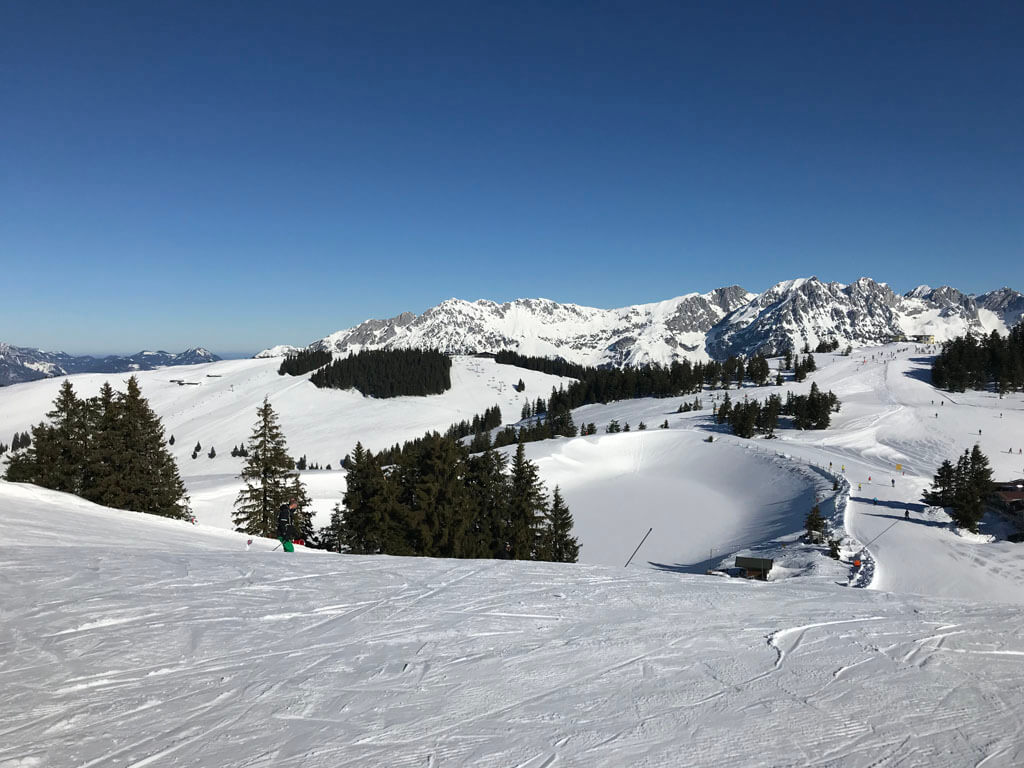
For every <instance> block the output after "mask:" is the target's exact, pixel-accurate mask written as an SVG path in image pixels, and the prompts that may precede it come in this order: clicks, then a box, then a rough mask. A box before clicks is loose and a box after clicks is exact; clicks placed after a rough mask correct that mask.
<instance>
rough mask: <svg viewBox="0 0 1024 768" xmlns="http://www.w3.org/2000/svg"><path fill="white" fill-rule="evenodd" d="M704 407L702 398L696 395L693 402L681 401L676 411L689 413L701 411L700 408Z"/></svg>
mask: <svg viewBox="0 0 1024 768" xmlns="http://www.w3.org/2000/svg"><path fill="white" fill-rule="evenodd" d="M703 408H704V405H703V403H701V401H700V398H699V397H695V398H693V402H692V403H686V402H683V403H680V404H679V407H678V408H677V409H676V413H689V412H690V411H699V410H701V409H703Z"/></svg>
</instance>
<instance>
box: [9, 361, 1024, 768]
mask: <svg viewBox="0 0 1024 768" xmlns="http://www.w3.org/2000/svg"><path fill="white" fill-rule="evenodd" d="M816 360H817V362H818V366H819V370H818V371H817V372H816V373H814V374H812V375H811V377H810V378H809V379H808V381H806V382H803V383H801V384H792V383H787V385H786V386H785V387H783V391H785V390H786V389H791V390H793V391H795V392H805V391H806V390H807V389H809V387H810V383H811V381H817V382H818V385H819V387H821V388H822V389H823V390H827V389H832V390H833V391H834V392H835V393H836V394H837V395H838V396H839V398H840V400H841V401H842V404H843V405H842V410H841V412H840V413H839V414H837V415H835V417H834V419H833V425H832V427H831V428H830V429H828V430H826V431H823V432H795V431H792V430H780V431H779V439H777V440H742V439H738V438H735V437H732V436H731V435H728V434H727V433H725V432H724V431H722V430H721V429H720V428H719V427H717V426H715V425H714V424H713V423H712V420H711V413H710V407H711V405H712V402H713V401H712V400H711V394H712V393H709V392H704V393H701V394H700V398H701V400H702V401H703V404H704V406H705V408H704V410H702V411H701V412H697V413H686V414H676V413H675V410H676V407H677V406H678V404H679V402H682V401H683V400H684V399H685V400H687V401H692V400H693V396H688V397H687V398H679V399H666V400H635V401H625V402H620V403H612V404H608V405H593V406H585V407H583V408H580V409H578V410H577V411H575V412H574V418H575V420H576V423H577V424H580V423H584V422H594V423H596V424H597V425H598V427H599V434H598V435H595V436H591V437H582V438H574V439H558V440H551V441H544V442H539V443H531V444H528V445H527V449H528V454H529V455H530V457H531V458H532V459H534V460H535V461H537V463H538V465H539V467H540V469H541V474H542V477H543V478H544V480H545V481H546V482H547V484H548V486H549V487H553V486H554V485H555V484H558V485H559V486H560V487H561V488H562V490H563V492H564V494H565V497H566V499H567V501H568V503H569V505H570V507H571V508H572V511H573V514H574V516H575V519H576V533H577V535H578V536H579V538H580V542H581V545H582V556H581V561H582V562H581V564H578V565H556V564H545V563H523V562H505V561H456V560H430V559H422V558H394V557H357V556H338V555H333V554H329V553H321V552H314V551H309V550H303V549H302V548H299V551H298V552H297V553H296V554H295V555H284V554H283V553H282V552H280V551H272V550H273V547H274V545H275V544H276V542H274V541H267V540H262V539H256V540H254V541H253V543H252V545H251V546H250V545H248V544H247V539H248V537H246V536H244V535H242V534H238V533H234V532H232V531H230V530H228V528H230V507H231V501H232V500H233V498H234V494H235V493H236V492H237V489H238V487H239V486H238V481H237V479H236V478H235V477H234V476H235V475H237V472H238V469H239V468H240V466H241V460H240V459H232V458H231V457H230V456H228V453H229V451H230V448H231V445H232V444H235V443H240V442H242V441H243V440H244V439H245V438H246V437H247V436H248V433H249V430H250V429H251V426H252V423H253V421H254V418H255V409H256V406H257V405H258V404H259V402H261V401H262V399H263V397H264V396H265V395H266V396H269V397H270V400H271V402H272V403H273V404H274V406H275V408H276V409H277V410H278V412H279V413H280V415H281V421H282V426H283V428H284V431H285V434H286V435H287V437H288V441H289V445H290V448H291V450H292V453H293V454H294V455H296V456H298V455H301V454H306V455H307V456H308V457H309V459H310V460H311V461H318V462H320V463H321V464H326V463H331V464H333V465H334V466H335V467H336V466H337V460H338V459H339V458H340V456H342V455H344V453H347V452H348V450H350V449H351V446H352V445H354V443H355V440H357V439H359V440H362V441H363V443H364V444H365V445H367V446H369V447H371V448H373V449H378V448H382V447H384V446H386V445H390V444H392V443H393V442H395V441H396V440H402V439H408V438H411V437H415V436H417V435H419V434H421V433H422V432H423V431H424V430H425V429H428V428H429V429H433V428H438V429H443V428H444V427H446V426H447V425H448V424H450V423H452V422H453V421H459V420H461V419H464V418H471V417H472V415H473V414H474V413H480V412H482V411H483V410H484V409H485V408H487V407H489V406H491V405H494V404H495V403H497V404H499V405H500V406H501V408H502V412H503V414H504V416H505V421H506V422H513V421H516V420H517V419H518V416H519V410H520V408H521V405H522V403H523V402H524V399H525V398H529V399H534V398H536V397H538V396H540V397H546V396H547V394H548V393H549V392H550V389H551V386H552V384H553V383H554V384H555V385H556V386H557V383H558V381H559V380H558V379H555V378H554V377H549V376H544V375H542V374H537V373H534V372H530V371H523V370H522V369H518V368H509V367H506V366H497V365H496V364H494V363H493V361H490V360H486V359H474V358H458V359H456V361H455V364H454V367H453V379H454V385H453V388H452V390H450V391H449V392H448V393H446V394H444V395H440V396H437V397H434V398H398V399H396V400H392V401H375V400H372V399H368V398H363V397H361V396H360V395H358V394H357V393H346V392H330V391H320V390H315V389H314V388H313V387H312V386H311V385H309V384H308V382H306V381H305V380H304V379H302V378H300V379H292V378H290V377H279V376H277V374H276V367H277V363H276V361H273V360H271V361H267V360H254V361H227V362H221V363H215V364H210V365H203V366H195V367H192V368H185V369H172V370H169V371H168V370H163V371H152V372H145V373H141V374H139V379H140V383H141V386H142V390H143V393H144V395H145V396H146V397H147V398H148V399H149V400H150V403H151V404H152V405H153V406H154V408H155V409H156V411H157V412H158V413H159V414H160V415H161V417H162V418H163V421H164V424H165V426H166V427H167V431H168V433H169V434H175V436H176V443H175V452H176V456H177V458H178V462H179V466H181V468H182V474H183V476H184V477H185V479H186V483H187V485H188V487H189V490H190V493H191V494H192V500H193V507H194V509H195V510H196V514H197V518H198V521H199V524H198V525H190V524H187V523H179V522H173V521H166V520H161V519H158V518H153V517H151V516H146V515H139V514H136V513H132V512H126V511H118V510H108V509H104V508H100V507H96V506H95V505H92V504H89V503H87V502H84V501H81V500H79V499H75V498H74V497H70V496H66V495H63V494H59V493H55V492H51V491H46V490H43V489H39V488H35V487H32V486H26V485H16V484H10V483H2V482H0V579H2V587H3V588H2V590H0V617H2V621H0V649H2V651H3V652H2V653H0V689H2V690H3V691H4V693H5V695H4V696H3V697H2V698H0V768H8V767H9V766H18V768H22V767H23V766H51V765H52V766H101V765H102V766H107V765H110V766H144V765H154V766H160V765H166V766H185V765H204V766H206V765H218V766H260V765H267V766H275V767H276V766H303V768H305V767H307V766H313V767H314V768H319V767H320V766H347V765H351V766H356V765H360V766H361V765H395V766H404V765H409V766H444V765H501V766H505V765H508V766H524V767H525V766H555V765H586V766H623V765H651V766H654V765H658V766H674V765H713V766H722V765H744V766H746V765H771V766H789V765H792V766H798V765H814V766H828V765H835V766H865V767H866V766H874V765H900V766H935V765H949V766H960V765H981V764H984V765H985V766H1014V765H1020V764H1022V763H1024V738H1022V737H1021V735H1020V734H1021V731H1022V726H1024V706H1022V705H1024V621H1022V614H1021V604H1022V603H1024V590H1022V588H1021V583H1022V577H1024V567H1022V557H1021V553H1022V550H1021V547H1022V546H1024V545H1016V544H1011V543H1007V542H1005V541H1000V540H994V539H998V533H999V526H998V525H997V524H996V521H994V520H991V521H989V520H987V521H986V525H985V526H984V527H983V535H981V536H971V535H964V534H962V533H960V532H958V531H956V530H954V529H952V528H951V527H950V525H949V523H948V518H947V517H946V516H945V514H944V513H943V512H942V511H941V510H936V509H928V508H925V507H923V506H922V504H921V503H920V494H921V490H922V489H923V488H924V487H926V486H927V485H928V483H929V482H930V479H931V475H932V473H933V472H934V470H935V468H936V467H937V465H938V464H939V463H940V462H941V461H942V460H943V459H946V458H950V459H955V458H956V456H957V455H958V454H959V453H960V452H962V451H963V450H964V449H965V448H969V447H971V446H973V445H974V444H975V443H976V442H977V443H980V445H981V447H982V450H983V451H985V453H986V454H987V455H988V456H989V458H990V460H991V461H992V464H993V468H994V470H995V475H996V477H997V478H998V479H1001V480H1007V479H1012V478H1018V477H1021V476H1024V458H1022V457H1021V456H1020V455H1019V454H1018V453H1017V450H1018V449H1019V448H1022V447H1024V399H1022V397H1021V395H1020V394H1013V395H1010V396H1007V398H1005V399H1002V400H1000V399H999V398H998V397H997V396H996V395H994V394H991V393H966V394H956V395H953V396H950V395H948V394H946V393H942V392H939V391H936V390H935V389H933V388H932V387H931V386H930V384H929V383H928V376H927V369H928V364H929V360H928V358H927V357H926V356H925V355H924V354H923V353H921V352H920V351H917V350H915V349H906V350H904V349H903V347H902V346H898V345H894V346H889V347H881V348H873V349H867V350H856V351H855V352H854V354H853V355H851V356H849V357H843V356H838V355H837V356H833V355H830V354H829V355H816ZM208 374H212V377H208V376H207V375H208ZM183 375H184V376H185V378H187V379H189V380H193V381H197V382H200V383H199V384H198V385H196V386H179V385H177V384H172V383H170V382H169V379H172V378H181V377H182V376H183ZM108 378H109V379H112V382H111V383H112V384H115V386H116V385H117V384H119V382H118V381H116V378H117V377H106V376H94V375H84V376H75V377H73V379H72V381H73V383H74V385H75V388H76V391H78V393H79V394H80V395H84V396H87V395H91V394H94V392H95V391H96V390H97V389H98V387H99V385H100V384H101V383H102V382H103V381H104V380H106V379H108ZM519 378H522V379H523V380H524V382H525V383H526V385H527V387H526V391H525V392H524V393H522V394H519V393H516V392H515V391H514V390H512V388H511V385H512V384H513V383H515V382H516V381H517V380H518V379H519ZM59 383H60V382H59V380H56V381H54V380H48V381H42V382H32V383H30V384H24V385H16V386H13V387H7V388H3V389H0V435H2V436H5V440H6V436H7V435H9V434H11V433H13V432H14V431H15V430H23V429H26V428H28V426H29V425H30V424H32V423H34V422H38V421H39V420H40V419H41V417H42V415H43V414H44V413H45V411H47V410H48V409H49V407H50V403H51V402H52V399H53V396H54V395H55V394H56V390H57V387H58V386H59ZM777 391H779V390H778V389H777V388H775V387H766V388H763V389H754V388H744V389H743V390H742V391H740V392H738V391H737V390H735V389H733V390H731V391H730V393H729V394H730V397H731V398H732V399H733V400H734V401H735V400H736V398H737V397H742V396H743V395H744V394H746V395H747V396H749V397H757V398H763V397H764V396H765V395H766V394H768V393H770V392H777ZM713 394H715V395H716V397H718V398H720V397H721V394H722V393H721V392H715V393H713ZM941 403H944V404H941ZM935 414H938V416H936V415H935ZM613 418H615V419H618V420H619V422H620V423H623V424H624V423H626V422H629V423H630V425H631V427H632V431H630V432H629V433H621V434H604V433H603V429H604V426H605V425H606V424H607V423H608V422H609V421H610V420H611V419H613ZM666 419H667V420H668V422H669V429H667V430H662V429H659V428H658V426H659V425H660V424H661V423H662V422H663V421H664V420H666ZM641 420H643V421H645V422H646V424H647V426H648V429H647V430H646V431H643V432H640V431H636V430H637V426H638V424H639V422H640V421H641ZM979 430H981V433H980V434H979ZM708 435H713V436H714V438H715V439H714V441H713V442H710V443H709V442H706V438H707V437H708ZM197 440H198V441H201V442H202V443H203V445H204V451H205V450H207V449H208V447H209V445H210V444H211V441H215V442H213V444H214V445H215V446H216V449H217V454H218V455H217V457H216V458H215V459H207V458H206V457H205V455H203V454H200V457H199V458H197V459H195V460H193V459H191V458H190V456H191V452H192V448H193V447H194V444H195V442H196V441H197ZM222 441H223V446H222V445H221V443H222ZM1011 450H1012V451H1013V452H1012V453H1011V452H1010V451H1011ZM222 457H223V460H222ZM830 462H831V467H830V466H829V465H830ZM897 465H899V466H900V468H899V469H897ZM869 477H870V478H871V479H870V480H868V478H869ZM303 480H304V481H306V482H307V483H308V484H309V486H310V490H311V492H312V495H313V496H314V499H315V504H316V508H317V510H318V512H319V513H320V514H321V515H323V514H324V513H326V512H327V511H328V510H329V509H330V507H331V506H332V505H333V504H334V503H335V502H336V501H337V500H338V499H339V498H340V494H341V493H342V492H343V490H344V472H342V471H338V470H337V469H335V470H332V471H330V472H328V471H320V472H316V471H313V472H306V473H304V474H303ZM893 480H895V485H893V482H892V481H893ZM834 484H835V485H837V486H838V490H836V491H833V485H834ZM875 499H877V503H875ZM815 500H820V503H821V506H822V510H823V513H824V514H825V515H826V517H828V518H829V519H830V521H831V522H832V523H833V524H834V525H836V526H837V529H838V532H839V533H840V535H841V536H842V537H843V547H842V549H843V560H842V561H840V562H837V561H834V560H831V559H830V558H828V557H827V556H826V553H825V552H824V549H823V548H821V547H812V546H810V545H807V544H805V543H803V542H801V541H800V538H799V533H800V529H801V527H802V523H803V518H804V516H805V515H806V513H807V510H808V509H809V506H810V505H811V504H813V503H814V501H815ZM908 508H909V509H910V512H911V519H910V520H909V521H908V520H905V519H904V511H905V510H906V509H908ZM648 528H653V529H654V532H653V533H652V535H651V536H650V537H649V538H648V540H647V541H646V542H645V544H644V546H643V547H642V548H641V550H640V552H639V553H638V554H637V556H636V558H635V559H634V560H633V563H632V564H631V565H630V567H629V568H623V567H622V564H623V562H624V561H625V559H626V558H627V557H628V556H629V553H630V552H631V551H632V550H633V548H634V547H635V546H636V544H637V543H638V542H639V540H640V537H641V536H642V535H643V533H644V532H645V531H646V530H647V529H648ZM990 533H994V534H997V536H995V537H993V536H991V535H988V534H990ZM865 545H866V546H865ZM737 552H739V553H747V554H754V555H758V556H767V557H774V558H775V560H776V568H775V569H774V570H773V572H772V581H770V582H768V583H759V582H747V581H743V580H738V579H728V578H722V577H716V576H708V575H704V574H705V571H706V570H708V568H709V567H718V566H725V565H731V563H732V557H733V556H734V555H735V554H736V553H737ZM855 558H856V559H859V560H860V561H861V562H862V566H861V567H860V568H855V567H854V566H853V565H852V561H853V560H854V559H855ZM860 587H868V588H866V589H864V588H860Z"/></svg>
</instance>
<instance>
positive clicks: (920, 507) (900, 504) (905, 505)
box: [850, 496, 926, 514]
mask: <svg viewBox="0 0 1024 768" xmlns="http://www.w3.org/2000/svg"><path fill="white" fill-rule="evenodd" d="M850 501H858V502H860V503H861V504H867V505H868V506H869V507H882V508H884V509H898V510H899V511H900V513H901V514H902V512H903V510H905V509H909V510H910V511H911V512H923V511H924V510H925V509H926V507H925V505H924V504H916V503H914V502H911V501H891V500H886V499H879V500H878V503H877V504H873V503H872V498H871V497H870V496H851V497H850Z"/></svg>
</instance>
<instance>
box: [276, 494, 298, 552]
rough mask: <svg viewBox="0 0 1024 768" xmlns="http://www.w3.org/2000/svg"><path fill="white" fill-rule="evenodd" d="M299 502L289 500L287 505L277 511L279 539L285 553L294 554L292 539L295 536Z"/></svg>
mask: <svg viewBox="0 0 1024 768" xmlns="http://www.w3.org/2000/svg"><path fill="white" fill-rule="evenodd" d="M296 507H298V502H297V501H295V499H288V503H287V504H282V505H281V508H280V509H279V510H277V538H279V539H280V540H281V546H282V547H284V551H285V552H294V551H295V547H294V545H293V544H292V537H293V536H294V535H295V509H296Z"/></svg>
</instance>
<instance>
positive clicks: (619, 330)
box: [258, 276, 1024, 365]
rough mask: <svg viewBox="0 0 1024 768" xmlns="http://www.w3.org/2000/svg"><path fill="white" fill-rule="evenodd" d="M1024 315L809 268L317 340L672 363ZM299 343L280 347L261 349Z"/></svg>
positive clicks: (987, 300) (997, 299)
mask: <svg viewBox="0 0 1024 768" xmlns="http://www.w3.org/2000/svg"><path fill="white" fill-rule="evenodd" d="M1022 316H1024V296H1021V294H1020V293H1018V292H1017V291H1014V290H1011V289H1009V288H1003V289H1000V290H998V291H992V292H990V293H986V294H982V295H981V296H977V297H975V296H969V295H967V294H964V293H962V292H960V291H958V290H956V289H955V288H951V287H949V286H942V287H940V288H931V287H929V286H924V285H922V286H918V287H917V288H915V289H914V290H913V291H911V292H909V293H908V294H906V295H904V296H900V295H899V294H896V293H894V292H893V290H892V289H891V288H890V287H889V285H888V284H886V283H883V282H878V281H876V280H873V279H872V278H869V277H861V278H859V279H858V280H856V281H854V282H853V283H850V284H849V285H846V284H843V283H838V282H823V281H821V280H819V279H818V277H816V276H811V277H801V278H796V279H792V280H785V281H782V282H779V283H776V284H775V285H773V286H772V287H771V288H769V289H768V290H766V291H764V292H763V293H760V294H757V293H750V292H748V291H746V290H744V289H743V288H741V287H740V286H738V285H733V286H728V287H724V288H717V289H715V290H713V291H710V292H708V293H703V294H702V293H687V294H682V295H680V296H677V297H675V298H672V299H667V300H664V301H659V302H652V303H649V304H636V305H631V306H627V307H621V308H618V309H599V308H596V307H587V306H582V305H579V304H561V303H559V302H556V301H552V300H551V299H544V298H524V299H516V300H514V301H507V302H504V303H498V302H494V301H490V300H487V299H477V300H476V301H465V300H463V299H457V298H450V299H446V300H444V301H443V302H441V303H440V304H438V305H437V306H434V307H431V308H430V309H427V310H426V311H425V312H423V313H422V314H420V315H416V314H413V313H411V312H403V313H402V314H400V315H396V316H395V317H392V318H389V319H384V320H376V319H371V320H366V321H365V322H363V323H360V324H359V325H357V326H355V327H354V328H348V329H344V330H341V331H337V332H335V333H332V334H330V335H329V336H326V337H324V338H322V339H320V340H319V341H316V342H314V343H313V344H311V345H310V346H311V347H314V348H317V349H324V350H330V351H331V352H334V353H335V354H337V355H347V354H351V353H354V352H358V351H359V350H362V349H388V348H411V347H429V348H433V349H439V350H441V351H443V352H447V353H450V354H475V353H481V352H483V353H492V352H497V351H499V350H504V349H511V350H515V351H518V352H520V353H521V354H526V355H538V356H543V357H561V358H564V359H566V360H570V361H573V362H577V363H583V364H587V365H624V364H640V363H649V362H657V363H663V364H667V363H670V362H672V361H673V360H682V359H690V360H706V359H709V358H723V357H726V356H728V355H730V354H743V355H751V354H754V353H758V352H762V353H765V354H780V353H782V352H784V351H785V350H787V349H801V348H803V347H804V345H805V344H808V345H810V346H811V348H814V347H816V346H817V345H818V343H819V342H829V341H837V342H839V344H840V345H842V346H845V345H847V344H851V345H855V346H856V345H864V344H875V343H884V342H887V341H891V340H893V339H898V338H902V337H904V336H910V335H916V334H927V335H934V336H935V337H936V338H937V339H938V340H940V341H941V340H944V339H947V338H952V337H954V336H957V335H960V334H963V333H967V332H973V333H988V332H990V331H991V330H1000V331H1002V332H1005V331H1006V330H1007V329H1008V327H1011V326H1012V325H1014V324H1015V323H1016V322H1018V321H1019V320H1020V318H1021V317H1022ZM295 349H296V348H294V347H286V346H281V347H275V348H271V349H268V350H264V351H263V352H261V353H260V354H259V355H258V356H259V357H272V356H277V355H281V354H288V353H289V352H291V351H294V350H295Z"/></svg>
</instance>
